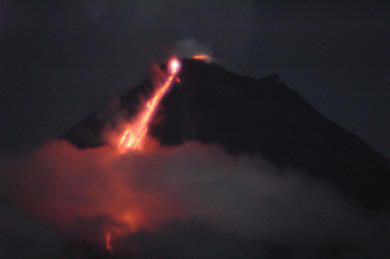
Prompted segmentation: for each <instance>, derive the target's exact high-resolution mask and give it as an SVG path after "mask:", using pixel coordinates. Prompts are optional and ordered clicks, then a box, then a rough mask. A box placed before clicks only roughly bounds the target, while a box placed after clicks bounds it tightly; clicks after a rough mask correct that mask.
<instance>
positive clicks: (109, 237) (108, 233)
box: [105, 232, 112, 253]
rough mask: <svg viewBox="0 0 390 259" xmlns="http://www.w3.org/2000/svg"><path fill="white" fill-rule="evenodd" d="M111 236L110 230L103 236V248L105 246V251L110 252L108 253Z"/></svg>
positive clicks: (110, 245)
mask: <svg viewBox="0 0 390 259" xmlns="http://www.w3.org/2000/svg"><path fill="white" fill-rule="evenodd" d="M111 238H112V236H111V232H107V233H106V236H105V248H106V251H107V252H110V253H111V251H112V244H111V241H112V240H111Z"/></svg>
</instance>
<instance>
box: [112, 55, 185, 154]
mask: <svg viewBox="0 0 390 259" xmlns="http://www.w3.org/2000/svg"><path fill="white" fill-rule="evenodd" d="M180 67H181V63H180V61H179V60H178V59H177V58H172V59H170V60H169V62H168V69H167V78H166V79H165V81H164V82H163V83H162V84H161V85H160V86H158V87H157V89H156V91H155V93H154V94H153V95H152V97H151V98H150V99H149V100H148V101H147V102H146V103H145V105H144V107H142V109H141V112H140V113H139V114H138V115H137V116H136V119H135V120H134V121H133V122H132V123H131V124H130V125H128V126H127V127H126V129H125V130H124V132H123V133H122V134H121V137H120V139H119V141H118V148H119V150H120V152H126V151H127V150H142V148H143V143H144V139H145V136H146V133H147V132H148V128H149V123H150V121H151V119H152V118H153V115H154V114H155V112H156V110H157V107H158V105H159V104H160V102H161V100H162V98H163V97H164V96H165V94H166V93H167V92H168V90H169V89H170V88H171V86H172V85H173V82H174V79H175V78H176V76H177V74H178V73H179V71H180Z"/></svg>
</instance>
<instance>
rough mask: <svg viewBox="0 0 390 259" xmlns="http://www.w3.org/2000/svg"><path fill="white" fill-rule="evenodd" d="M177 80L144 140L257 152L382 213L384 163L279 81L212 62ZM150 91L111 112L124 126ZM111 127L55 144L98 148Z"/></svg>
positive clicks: (86, 130)
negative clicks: (118, 113)
mask: <svg viewBox="0 0 390 259" xmlns="http://www.w3.org/2000/svg"><path fill="white" fill-rule="evenodd" d="M161 68H162V69H165V67H164V65H162V66H161ZM179 77H180V80H181V82H180V83H176V84H175V85H174V86H173V88H172V89H171V90H170V92H169V93H168V95H167V96H166V97H165V98H164V100H163V101H162V103H161V105H160V107H159V110H158V114H157V116H156V117H155V118H154V120H153V122H152V124H151V125H150V135H152V136H153V137H155V138H156V139H158V140H159V142H160V143H161V144H162V145H180V144H182V143H184V142H185V141H190V140H194V141H200V142H202V143H205V144H218V145H220V146H222V147H223V148H224V149H225V150H226V151H227V152H230V153H232V154H247V153H258V154H261V155H262V156H263V157H264V158H265V159H267V160H269V161H270V162H272V163H273V164H275V165H277V166H280V167H288V168H297V169H303V170H304V171H305V172H307V173H308V174H309V175H310V176H312V177H314V178H319V179H324V180H326V181H327V182H329V183H331V184H332V185H333V186H334V187H335V188H336V189H338V190H339V191H340V192H341V193H343V194H346V196H347V197H349V198H352V200H354V201H357V204H359V205H362V206H364V207H368V208H388V207H389V205H387V204H388V200H389V197H390V191H388V190H387V186H388V183H390V169H389V168H390V166H389V161H388V160H387V159H386V158H385V157H383V156H382V155H381V154H380V153H378V152H377V151H375V150H374V149H373V148H372V147H370V146H369V145H368V144H366V143H365V142H364V141H362V140H361V139H360V138H359V137H358V136H357V135H355V134H353V133H351V132H349V131H347V130H346V129H344V128H342V127H341V126H339V125H337V124H336V123H334V122H332V121H331V120H329V119H327V118H326V117H325V116H324V115H322V114H321V113H320V112H318V111H317V110H316V109H314V108H313V107H312V106H311V105H310V104H309V103H308V102H307V101H306V100H304V98H302V97H301V96H300V95H299V94H298V93H297V92H296V91H294V90H293V89H291V88H290V87H288V86H287V85H286V84H285V83H284V82H283V81H281V79H280V78H279V76H277V75H271V76H267V77H264V78H260V79H254V78H250V77H246V76H240V75H237V74H235V73H232V72H230V71H227V70H226V69H224V68H223V67H222V66H220V65H217V64H215V63H206V62H204V61H199V60H191V59H183V60H182V70H181V72H180V75H179ZM152 89H153V84H152V82H151V80H146V81H144V82H143V83H141V84H140V85H139V86H138V87H137V88H135V89H134V90H132V91H130V92H129V93H127V94H124V95H122V96H121V97H120V98H119V107H117V110H118V111H123V110H124V111H126V113H127V114H128V118H127V119H130V118H131V116H133V115H134V114H135V113H136V111H137V107H138V106H139V104H140V102H141V101H142V99H141V97H145V96H148V95H150V93H151V91H152ZM115 123H116V122H115V119H113V118H110V117H108V118H107V117H103V118H100V117H99V114H98V113H96V114H94V115H92V116H90V117H88V118H86V119H85V120H83V121H82V122H80V123H79V124H77V125H76V126H74V127H73V128H72V129H70V130H69V131H68V132H66V133H65V134H64V135H63V136H61V138H64V139H66V140H68V141H69V142H71V143H73V144H74V145H76V146H77V147H79V148H86V147H97V146H100V145H104V141H103V139H102V132H103V130H104V127H106V125H107V124H111V125H113V126H115Z"/></svg>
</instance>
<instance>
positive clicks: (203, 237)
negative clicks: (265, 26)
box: [3, 141, 390, 258]
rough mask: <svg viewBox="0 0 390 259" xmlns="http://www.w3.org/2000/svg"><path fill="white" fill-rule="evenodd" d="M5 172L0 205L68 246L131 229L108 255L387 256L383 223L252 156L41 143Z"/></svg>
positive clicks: (191, 147)
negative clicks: (39, 223)
mask: <svg viewBox="0 0 390 259" xmlns="http://www.w3.org/2000/svg"><path fill="white" fill-rule="evenodd" d="M7 164H8V165H7V166H6V172H7V174H8V178H9V179H12V180H11V182H9V183H8V184H7V185H6V186H5V189H6V190H7V192H6V194H7V196H8V200H12V201H13V202H14V204H18V206H21V207H22V208H24V209H25V210H27V211H28V212H29V213H30V214H32V215H34V216H36V217H38V218H39V219H41V220H44V221H45V222H49V223H50V225H51V228H53V227H54V228H55V229H57V230H58V231H60V233H62V235H65V236H66V237H67V238H70V239H74V238H76V241H75V240H73V241H75V242H78V241H80V242H81V241H83V240H92V241H93V242H95V244H97V245H98V246H103V235H104V231H105V230H106V229H107V227H118V228H120V227H122V224H123V220H127V223H128V222H133V225H132V226H131V228H132V231H133V232H131V231H130V232H129V233H128V234H127V235H123V236H121V237H120V238H119V237H118V238H117V240H115V241H114V247H115V249H116V252H117V253H118V255H129V254H131V255H135V256H136V257H137V258H145V257H146V258H149V257H153V258H155V257H159V256H164V255H166V256H168V257H170V256H178V257H179V258H188V257H190V256H192V255H194V254H195V255H196V254H197V255H199V256H200V257H202V258H219V257H221V258H226V254H227V253H228V254H230V255H231V256H232V257H237V256H245V257H246V258H251V257H253V258H256V257H259V256H264V257H265V258H268V257H270V258H274V257H273V256H276V255H280V256H282V257H284V258H285V257H288V258H294V257H297V258H305V257H310V256H318V255H323V254H330V255H333V254H332V253H336V252H337V253H339V256H345V257H346V258H348V256H351V257H353V258H359V257H356V256H357V255H361V256H363V257H362V258H364V256H367V255H370V256H371V255H372V254H373V253H375V254H378V255H383V254H384V253H389V250H388V248H386V247H387V245H386V241H385V240H388V238H389V237H390V235H389V231H388V227H389V224H388V217H387V216H386V215H375V216H372V215H371V216H367V215H364V213H365V212H364V211H362V210H358V209H357V208H354V207H352V206H350V205H349V204H348V202H346V201H344V200H343V199H342V198H341V197H340V196H339V195H338V194H337V193H336V192H334V191H333V190H332V188H330V187H329V186H327V185H325V184H323V183H320V182H316V181H313V180H310V179H307V178H305V177H303V175H302V174H301V173H300V172H299V171H294V170H285V169H280V168H276V167H274V166H273V165H272V164H270V163H269V162H267V161H265V160H263V159H262V158H261V157H260V156H253V157H249V156H232V155H229V154H226V153H225V152H224V151H223V150H222V149H220V148H219V147H217V146H205V145H202V144H199V143H187V144H185V145H182V146H179V147H171V148H166V147H158V148H156V149H153V151H150V152H147V153H143V154H141V153H129V154H125V155H121V156H118V154H116V153H115V152H114V150H112V149H111V148H109V147H103V148H98V149H91V150H78V149H76V148H75V147H73V146H71V145H70V144H68V143H67V142H63V141H51V142H49V143H47V144H46V145H44V146H43V147H41V148H39V149H37V150H36V151H35V152H34V153H33V154H32V155H30V156H27V157H24V158H17V159H11V160H10V159H8V163H7ZM3 184H4V183H3ZM3 196H4V195H3ZM123 215H125V216H123ZM126 215H127V216H126ZM126 217H127V218H126ZM124 218H126V219H124ZM130 224H132V223H130ZM151 247H152V248H153V249H151ZM340 251H342V252H340ZM342 258H343V257H342Z"/></svg>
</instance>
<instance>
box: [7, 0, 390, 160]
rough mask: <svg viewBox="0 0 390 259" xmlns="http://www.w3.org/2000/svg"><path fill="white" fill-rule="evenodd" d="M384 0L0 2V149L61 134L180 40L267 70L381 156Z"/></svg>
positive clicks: (388, 143)
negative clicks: (307, 0)
mask: <svg viewBox="0 0 390 259" xmlns="http://www.w3.org/2000/svg"><path fill="white" fill-rule="evenodd" d="M389 7H390V3H389V2H386V1H383V2H379V1H349V2H342V1H337V2H328V1H327V2H325V1H322V2H316V3H307V2H304V1H302V2H299V3H294V4H293V3H290V2H289V3H285V2H282V1H269V2H266V1H153V2H150V1H147V2H146V1H108V0H99V1H92V0H84V1H60V2H59V1H55V2H53V1H39V2H31V1H7V0H2V1H1V6H0V19H1V22H0V26H1V27H0V35H1V49H0V50H1V53H0V55H1V56H0V60H1V66H2V68H1V77H0V80H1V82H0V106H1V107H0V118H1V124H0V125H1V128H0V133H1V134H0V136H1V137H0V147H1V150H0V151H1V152H3V153H4V152H9V151H23V150H25V149H26V148H31V147H33V146H36V145H38V144H40V143H42V142H44V141H45V140H46V139H48V138H50V137H53V136H58V135H61V134H62V133H63V132H65V131H66V130H67V129H69V128H70V127H71V126H73V125H74V124H75V123H77V122H79V121H80V120H81V119H83V118H84V117H86V116H87V115H89V114H91V113H92V112H94V111H96V110H98V109H100V108H102V107H103V106H104V105H105V104H106V103H107V102H109V100H110V99H111V98H113V97H115V96H118V95H120V94H123V93H126V92H128V91H129V90H131V89H132V88H134V87H135V86H136V85H137V84H138V83H139V82H141V80H142V79H144V78H145V77H146V76H147V75H148V69H149V65H150V64H151V63H152V62H157V61H161V60H162V59H163V58H165V57H166V56H167V54H169V53H172V52H173V51H174V50H175V48H177V46H180V44H181V43H180V42H183V41H184V42H186V41H187V42H188V41H194V42H197V43H198V44H200V45H201V46H203V48H206V49H208V50H210V51H211V52H212V53H213V55H214V56H215V57H216V59H217V61H218V62H219V63H221V64H222V65H223V66H225V67H227V68H228V69H229V70H232V71H234V72H237V73H240V74H244V75H249V76H252V77H257V78H258V77H263V76H267V75H268V74H271V73H277V74H279V75H280V76H281V78H282V80H283V81H285V82H286V83H287V84H288V85H289V86H290V87H292V88H293V89H295V90H296V91H298V92H299V93H300V94H301V95H302V96H303V97H305V98H306V99H307V100H308V101H309V102H310V103H311V104H312V105H313V106H314V107H316V108H317V109H318V110H319V111H321V112H322V113H323V114H325V115H326V116H328V117H329V118H330V119H332V120H334V121H335V122H337V123H339V124H340V125H342V126H343V127H345V128H347V129H348V130H350V131H352V132H353V133H356V134H358V135H359V136H360V137H361V138H362V139H363V140H365V141H366V142H368V143H369V144H371V145H372V146H373V147H375V148H376V149H377V150H378V151H380V152H382V153H383V154H385V155H386V156H389V155H390V153H389V150H390V138H389V134H388V132H390V120H389V119H388V117H389V111H390V102H389V97H390V78H389V74H390V73H389V72H390V71H389V70H390V63H389V60H390V59H389V58H390V51H389V47H388V46H390V36H389V35H390V33H389V30H390V29H389V28H390V24H389V19H388V11H389Z"/></svg>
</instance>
